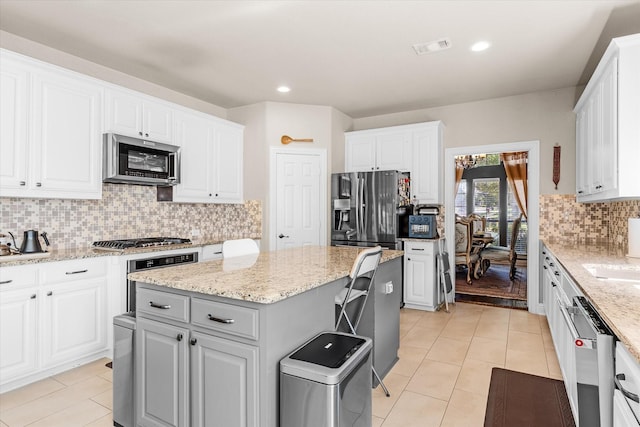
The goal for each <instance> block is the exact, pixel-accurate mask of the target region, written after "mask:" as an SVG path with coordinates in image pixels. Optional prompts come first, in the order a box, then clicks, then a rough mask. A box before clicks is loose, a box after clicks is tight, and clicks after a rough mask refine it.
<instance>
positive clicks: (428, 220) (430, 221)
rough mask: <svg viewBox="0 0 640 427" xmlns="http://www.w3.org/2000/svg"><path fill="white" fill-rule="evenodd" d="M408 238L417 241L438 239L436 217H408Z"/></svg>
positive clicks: (430, 215)
mask: <svg viewBox="0 0 640 427" xmlns="http://www.w3.org/2000/svg"><path fill="white" fill-rule="evenodd" d="M409 237H411V238H417V239H435V238H437V237H438V225H437V220H436V215H434V214H424V215H409Z"/></svg>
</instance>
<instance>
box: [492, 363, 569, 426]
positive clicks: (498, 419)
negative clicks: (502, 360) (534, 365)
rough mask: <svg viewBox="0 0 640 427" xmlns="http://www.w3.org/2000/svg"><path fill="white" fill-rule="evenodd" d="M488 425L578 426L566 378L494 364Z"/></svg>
mask: <svg viewBox="0 0 640 427" xmlns="http://www.w3.org/2000/svg"><path fill="white" fill-rule="evenodd" d="M484 425H485V427H514V426H518V427H539V426H544V427H575V425H576V424H575V422H574V420H573V414H572V413H571V407H570V406H569V398H568V397H567V392H566V390H565V388H564V383H563V382H562V381H558V380H554V379H552V378H545V377H539V376H537V375H530V374H525V373H522V372H515V371H510V370H508V369H502V368H493V370H492V371H491V383H490V385H489V398H488V400H487V412H486V413H485V417H484Z"/></svg>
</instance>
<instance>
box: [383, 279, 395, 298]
mask: <svg viewBox="0 0 640 427" xmlns="http://www.w3.org/2000/svg"><path fill="white" fill-rule="evenodd" d="M384 293H385V294H387V295H388V294H392V293H393V282H387V283H385V284H384Z"/></svg>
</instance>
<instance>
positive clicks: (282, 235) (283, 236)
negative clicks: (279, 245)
mask: <svg viewBox="0 0 640 427" xmlns="http://www.w3.org/2000/svg"><path fill="white" fill-rule="evenodd" d="M278 237H279V238H281V239H283V238H285V237H286V238H287V239H288V238H289V236H285V235H284V234H282V233H280V235H278Z"/></svg>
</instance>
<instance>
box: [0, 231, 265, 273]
mask: <svg viewBox="0 0 640 427" xmlns="http://www.w3.org/2000/svg"><path fill="white" fill-rule="evenodd" d="M239 238H245V236H241V237H239V236H233V237H226V238H225V237H202V238H199V239H192V243H191V244H182V245H167V246H152V247H147V248H135V249H125V250H103V249H94V248H92V247H87V248H74V249H57V250H52V251H50V252H49V254H50V255H47V256H39V257H37V258H29V257H28V256H26V257H25V259H21V256H20V255H16V256H12V257H11V258H12V259H11V260H5V259H6V258H5V257H3V258H5V259H3V260H2V262H0V268H1V267H11V266H16V265H27V264H39V263H43V262H53V261H65V260H70V259H84V258H95V257H102V256H121V255H134V254H142V253H154V252H162V251H172V250H176V249H185V248H193V247H200V246H207V245H216V244H221V243H222V242H224V241H225V240H229V239H239ZM246 238H249V239H256V240H257V239H261V238H262V236H246Z"/></svg>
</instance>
